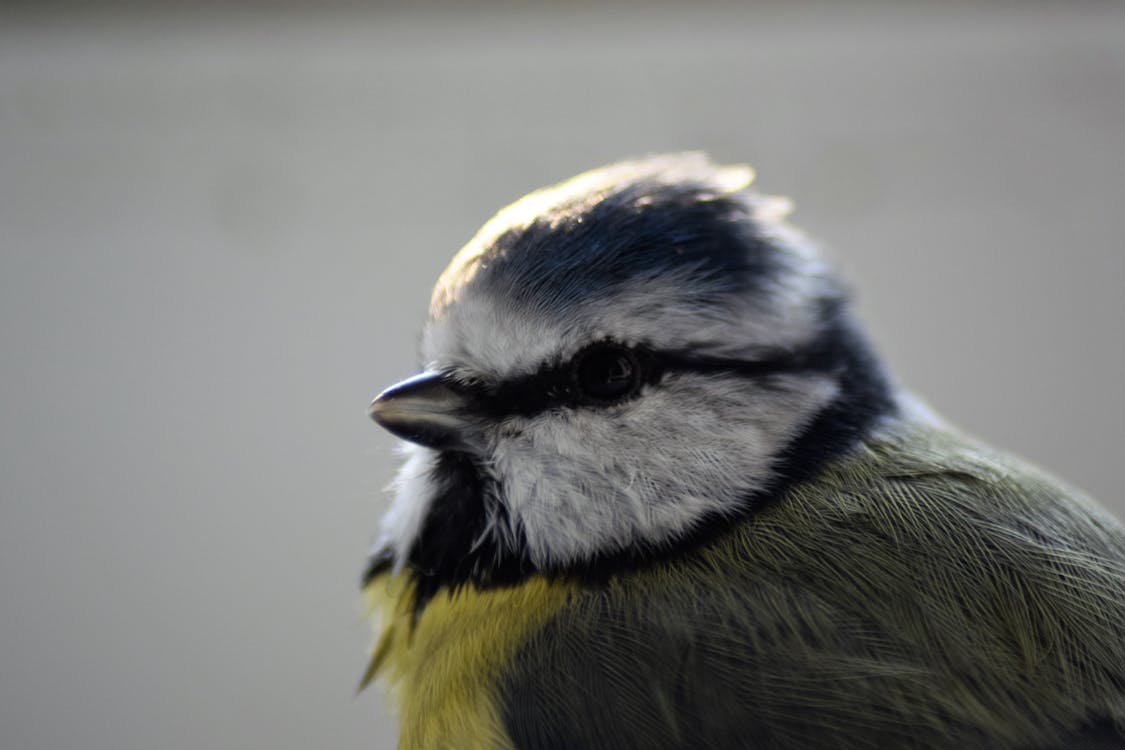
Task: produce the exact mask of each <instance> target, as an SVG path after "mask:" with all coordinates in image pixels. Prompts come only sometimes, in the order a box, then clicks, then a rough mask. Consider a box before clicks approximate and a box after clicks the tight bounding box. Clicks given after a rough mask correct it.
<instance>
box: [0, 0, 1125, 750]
mask: <svg viewBox="0 0 1125 750" xmlns="http://www.w3.org/2000/svg"><path fill="white" fill-rule="evenodd" d="M1123 123H1125V4H1122V3H1105V4H1095V3H1085V2H1066V3H1061V2H1060V3H1057V4H1049V3H1038V2H1021V3H1018V4H1017V3H1000V2H972V3H970V2H943V3H932V4H917V3H904V2H893V3H892V2H885V3H880V2H864V3H853V4H848V5H846V6H845V5H843V4H839V3H824V4H807V3H794V2H786V3H783V2H773V3H764V4H742V5H735V4H724V3H692V4H682V5H672V4H669V5H649V4H641V3H637V2H619V3H609V4H593V3H591V4H588V5H577V6H576V5H574V4H570V3H561V2H559V3H549V4H544V5H541V6H537V7H536V8H534V9H532V8H526V7H523V6H517V5H515V4H511V5H508V4H503V3H495V4H485V5H480V6H469V5H467V4H463V3H457V4H454V3H450V4H448V5H446V6H440V5H436V6H435V5H416V4H411V3H406V2H403V3H402V4H400V5H397V6H393V5H388V6H361V5H338V4H331V3H327V4H326V3H317V4H312V3H310V4H308V5H301V4H290V5H284V6H279V5H267V4H265V3H255V2H229V3H218V2H215V3H203V4H198V3H180V2H165V3H158V4H119V5H112V4H111V5H98V4H96V3H69V4H54V5H51V4H43V3H35V4H32V3H26V4H18V3H17V4H12V3H7V4H5V5H4V6H3V10H0V352H2V356H3V360H2V361H3V366H2V376H0V441H2V444H0V493H2V494H0V746H2V747H4V748H12V749H13V750H22V749H25V748H27V749H32V748H33V749H36V750H39V749H43V750H48V749H49V750H60V749H64V748H79V747H81V748H83V749H84V750H95V749H98V748H114V749H116V748H165V749H169V750H171V749H176V748H185V749H186V748H192V749H194V748H259V747H260V748H274V749H277V750H282V749H288V748H308V747H333V748H377V749H378V748H391V747H393V746H394V740H395V729H394V724H393V721H392V720H391V718H390V717H389V715H388V714H387V712H386V711H385V710H384V708H383V700H382V697H381V695H380V694H379V692H378V691H377V690H374V691H369V692H367V693H365V694H363V695H361V696H359V697H358V698H356V697H354V696H353V690H354V687H355V684H356V681H357V680H358V678H359V676H360V673H361V671H362V668H363V666H364V657H365V654H366V651H367V647H368V633H367V628H366V626H365V624H364V623H363V622H362V619H361V617H360V613H359V609H358V604H357V600H356V597H357V592H356V586H357V579H358V575H359V570H360V567H361V564H362V561H363V557H364V554H365V552H366V550H367V547H368V545H369V544H370V542H371V541H372V538H373V533H374V530H375V528H376V524H377V519H378V517H379V515H380V512H381V509H382V507H383V504H384V501H385V498H384V496H383V494H382V487H383V486H384V485H385V484H386V483H387V482H388V481H389V480H390V479H391V477H392V474H393V470H394V465H395V457H394V454H393V449H394V442H393V441H392V439H391V438H389V436H387V435H385V434H383V433H382V432H380V431H379V430H378V429H377V428H376V427H375V426H374V425H372V424H371V423H370V422H369V421H368V420H367V419H366V417H365V416H364V411H365V408H366V406H367V403H368V401H369V400H370V398H371V397H372V396H373V395H374V394H375V393H376V392H377V391H379V390H380V389H381V388H382V387H383V386H384V385H387V384H389V383H391V382H393V381H394V380H396V379H398V378H401V377H403V376H405V375H409V374H411V373H412V372H413V371H414V368H415V365H416V362H415V357H416V351H415V348H416V337H417V330H418V327H419V325H420V322H421V320H422V316H423V313H424V311H425V308H426V304H427V301H428V295H429V288H430V286H431V284H432V283H433V280H434V279H435V277H436V276H437V274H438V273H439V272H440V271H441V269H442V268H443V267H444V265H445V263H446V262H447V260H448V259H449V257H450V256H451V255H452V253H453V252H454V251H455V250H456V249H457V248H458V247H459V246H460V245H461V244H462V243H463V242H464V241H465V240H467V239H468V238H469V236H471V234H472V233H473V232H474V231H475V229H476V228H477V227H478V226H479V225H480V224H481V223H482V222H483V221H484V220H485V219H487V218H488V217H489V216H490V215H491V214H492V213H493V212H494V211H495V210H496V209H498V208H499V207H500V206H501V205H503V204H505V203H507V202H509V201H511V200H513V199H515V198H517V197H518V196H520V195H521V194H523V193H524V192H526V191H528V190H530V189H533V188H536V187H539V186H541V185H544V184H547V183H550V182H553V181H556V180H559V179H562V178H565V177H568V176H570V175H571V174H573V173H575V172H578V171H581V170H583V169H586V168H589V167H593V166H596V165H599V164H602V163H605V162H608V161H613V160H615V159H618V158H620V157H624V156H628V155H637V154H643V153H647V152H652V151H666V150H679V149H706V150H708V151H710V152H711V153H712V154H713V156H714V157H716V158H717V159H718V160H721V161H732V162H744V161H745V162H750V163H752V164H753V165H754V166H755V167H756V168H757V170H758V175H759V179H758V184H759V187H760V188H761V189H762V190H763V191H765V192H768V193H777V194H785V195H788V196H791V197H792V198H794V200H795V201H796V205H797V211H796V214H795V220H796V222H797V223H798V224H800V225H802V226H804V227H805V228H806V229H808V230H809V231H810V232H811V233H812V234H813V235H814V236H816V237H818V238H820V239H821V240H822V241H823V242H824V243H825V244H826V245H827V246H828V247H829V248H830V249H831V251H832V253H833V254H834V256H835V257H836V258H838V259H839V261H840V263H841V264H842V266H843V267H844V269H845V271H846V273H847V275H848V277H849V278H850V279H851V281H852V282H853V284H854V286H855V287H856V288H857V290H858V293H859V299H860V308H861V312H862V315H863V317H864V318H865V319H866V321H867V322H868V323H869V325H870V327H871V328H872V329H873V333H874V335H875V338H876V340H877V343H878V344H879V345H880V346H881V348H882V350H883V352H884V353H885V355H886V356H887V358H888V359H889V360H890V362H891V364H892V365H893V367H894V368H895V370H896V371H897V373H898V374H899V375H900V377H901V378H902V380H903V381H904V382H906V383H907V384H909V385H910V386H911V387H913V388H914V389H916V390H917V391H918V392H920V393H921V394H924V396H925V397H926V398H927V399H929V400H930V401H931V402H932V403H933V404H934V406H935V407H936V408H937V409H938V410H939V411H941V412H942V413H944V414H946V415H947V416H948V417H950V418H951V419H952V420H954V421H955V422H957V423H959V424H960V425H962V426H963V427H965V428H967V429H969V430H970V431H972V432H975V433H977V434H978V435H980V436H982V437H984V438H986V439H988V440H990V441H992V442H994V443H996V444H999V445H1001V446H1004V447H1006V448H1009V449H1011V450H1013V451H1015V452H1018V453H1021V454H1023V455H1025V456H1027V457H1029V458H1031V459H1033V460H1035V461H1036V462H1038V463H1040V464H1042V465H1044V466H1046V467H1047V468H1049V469H1051V470H1052V471H1054V472H1056V473H1057V474H1059V475H1061V476H1063V477H1064V478H1066V479H1068V480H1069V481H1071V482H1073V483H1074V484H1077V485H1079V486H1081V487H1083V488H1085V489H1086V490H1088V491H1089V492H1091V493H1092V494H1094V495H1095V496H1097V497H1099V498H1100V499H1101V500H1102V502H1104V503H1105V504H1107V505H1109V506H1111V507H1113V508H1114V509H1115V512H1117V513H1118V514H1119V515H1125V493H1123V492H1122V490H1123V488H1125V482H1123V481H1122V478H1121V477H1122V473H1121V467H1120V466H1119V465H1118V461H1120V460H1121V447H1122V445H1123V443H1125V336H1123V335H1122V328H1123V323H1125V252H1123V250H1125V244H1123V240H1122V238H1123V237H1125V210H1123V208H1122V199H1123V196H1125V126H1123Z"/></svg>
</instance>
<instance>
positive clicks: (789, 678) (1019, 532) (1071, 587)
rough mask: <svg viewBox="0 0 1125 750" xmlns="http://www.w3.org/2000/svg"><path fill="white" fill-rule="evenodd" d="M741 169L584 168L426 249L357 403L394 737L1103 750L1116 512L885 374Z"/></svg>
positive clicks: (380, 651)
mask: <svg viewBox="0 0 1125 750" xmlns="http://www.w3.org/2000/svg"><path fill="white" fill-rule="evenodd" d="M751 178H752V172H751V171H750V170H749V169H748V168H745V167H720V166H716V165H714V164H712V163H710V162H709V161H708V160H707V159H706V158H705V157H703V156H700V155H692V154H679V155H670V156H656V157H650V158H645V159H640V160H636V161H628V162H622V163H618V164H614V165H612V166H608V167H605V168H602V169H596V170H594V171H591V172H587V173H584V174H581V175H579V176H577V177H574V178H573V179H570V180H568V181H566V182H563V183H561V184H559V185H556V186H554V187H550V188H546V189H543V190H540V191H537V192H534V193H531V194H530V195H528V196H526V197H524V198H522V199H521V200H519V201H517V202H516V203H514V204H512V205H511V206H509V207H507V208H505V209H503V210H502V211H500V213H498V214H497V215H496V216H495V217H494V218H493V219H491V220H490V221H489V222H488V223H486V224H485V225H484V227H483V228H482V229H481V230H480V231H479V233H478V234H477V235H476V236H475V237H473V239H472V240H471V241H470V242H469V243H468V244H467V245H466V246H465V247H464V248H463V249H462V250H461V251H460V252H459V253H458V254H457V255H456V256H455V257H454V259H453V261H452V262H451V264H450V265H449V267H448V268H447V269H446V270H445V272H444V273H443V274H442V275H441V277H440V279H439V280H438V282H437V286H436V288H435V290H434V293H433V297H432V301H431V304H430V308H429V314H428V318H427V320H426V322H425V328H424V336H423V343H422V358H423V361H424V362H425V370H424V371H423V372H422V373H421V374H420V375H417V376H415V377H413V378H410V379H409V380H406V381H404V382H402V383H399V384H398V385H395V386H392V387H391V388H389V389H387V390H386V391H384V392H383V393H382V394H381V395H379V396H378V398H376V399H375V400H374V402H372V404H371V406H370V409H369V413H370V416H371V417H372V418H373V419H374V420H375V421H376V422H377V423H379V424H380V425H382V426H383V427H384V428H386V429H387V430H389V431H390V432H392V433H394V434H395V435H397V436H398V437H400V438H403V439H404V440H405V441H407V445H406V451H407V456H406V459H405V462H404V464H403V466H402V468H401V472H400V474H399V476H398V479H397V483H396V487H397V489H396V496H395V498H394V500H393V502H392V504H391V506H390V510H389V512H388V513H387V514H386V516H385V518H384V519H383V522H382V527H381V532H380V534H379V536H378V538H377V541H376V544H375V547H374V549H373V552H372V554H371V556H370V559H369V564H368V567H367V570H366V575H365V576H364V595H365V598H366V600H367V602H368V603H369V606H370V608H371V611H372V613H373V619H374V621H375V622H376V633H377V637H376V645H375V648H374V651H373V655H372V658H371V661H370V666H369V668H368V671H367V673H366V675H365V677H364V680H363V684H366V683H367V682H369V681H370V680H372V679H373V678H374V677H376V676H378V677H379V678H380V679H381V681H382V682H384V683H385V685H386V686H387V687H388V689H389V691H390V693H391V695H392V697H393V699H394V700H395V702H396V703H397V706H398V709H399V712H400V715H401V739H400V746H401V747H402V748H404V749H406V750H411V749H413V748H419V749H426V750H429V749H430V748H517V749H519V750H533V749H563V748H567V749H569V748H606V749H610V748H644V749H646V750H647V749H660V748H900V747H901V748H1029V749H1030V748H1058V747H1125V528H1123V526H1122V524H1121V523H1120V522H1119V521H1117V520H1115V519H1114V518H1113V517H1112V516H1111V515H1110V514H1109V513H1107V512H1106V511H1105V510H1103V509H1102V508H1100V507H1099V506H1098V505H1097V504H1095V503H1094V502H1093V501H1091V500H1090V499H1088V498H1087V497H1085V496H1084V495H1082V494H1081V493H1080V492H1078V491H1077V490H1075V489H1073V488H1070V487H1067V486H1066V485H1064V484H1061V483H1060V482H1059V481H1057V480H1055V479H1053V478H1051V477H1050V476H1048V475H1046V474H1045V473H1044V472H1042V471H1040V470H1039V469H1037V468H1035V467H1033V466H1029V465H1028V464H1026V463H1023V462H1021V461H1019V460H1017V459H1015V458H1013V457H1011V456H1008V455H1005V454H1003V453H1000V452H998V451H996V450H993V449H992V448H989V447H988V446H986V445H983V444H981V443H979V442H977V441H976V440H974V439H972V438H970V437H967V436H966V435H964V434H962V433H960V432H958V431H957V430H955V429H954V428H952V427H950V426H948V425H947V424H946V423H944V422H943V421H941V419H940V418H939V417H937V416H936V415H934V414H933V413H932V412H931V411H930V410H929V409H928V408H926V407H925V406H924V405H923V404H922V403H921V402H920V401H918V400H917V399H915V398H913V397H911V396H910V395H908V394H907V393H906V392H905V391H903V390H901V389H900V387H899V386H898V385H897V384H896V383H895V381H894V380H893V379H892V378H891V377H890V376H889V375H888V373H887V371H886V369H885V368H884V366H883V364H882V363H881V361H880V359H879V357H878V356H877V355H876V353H875V351H874V350H873V348H872V346H871V344H870V343H869V342H868V339H867V336H866V335H865V334H864V331H863V330H862V328H861V327H860V326H859V325H858V324H857V322H856V318H855V317H854V316H853V314H852V312H851V309H850V306H849V302H848V299H847V295H846V294H845V290H844V288H843V285H842V283H841V281H840V280H839V277H838V275H837V273H836V272H835V270H834V268H833V267H832V266H831V265H830V264H829V263H828V262H827V261H826V260H825V259H824V257H823V256H822V255H821V254H820V253H819V252H818V251H817V249H816V248H815V247H814V245H813V244H812V243H811V242H810V241H809V240H808V239H807V238H806V237H805V236H803V235H802V234H801V233H800V232H799V231H797V230H796V229H794V228H793V227H792V226H791V225H790V224H788V223H787V222H786V216H785V214H786V210H785V207H784V206H783V205H782V204H781V203H779V201H778V200H777V199H771V198H768V197H765V196H763V195H761V194H759V193H756V192H754V191H753V190H751V189H750V187H749V184H750V181H751Z"/></svg>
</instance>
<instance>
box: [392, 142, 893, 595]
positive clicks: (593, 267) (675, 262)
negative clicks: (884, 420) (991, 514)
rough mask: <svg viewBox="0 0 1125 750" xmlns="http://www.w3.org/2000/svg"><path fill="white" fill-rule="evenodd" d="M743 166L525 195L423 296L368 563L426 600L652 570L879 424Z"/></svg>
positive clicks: (824, 290)
mask: <svg viewBox="0 0 1125 750" xmlns="http://www.w3.org/2000/svg"><path fill="white" fill-rule="evenodd" d="M751 178H752V173H751V171H750V170H749V169H748V168H745V167H731V168H727V167H717V166H714V165H712V164H711V163H709V162H708V161H707V160H706V159H705V158H704V157H702V156H699V155H674V156H661V157H652V158H647V159H643V160H639V161H631V162H623V163H620V164H616V165H613V166H609V167H606V168H603V169H598V170H594V171H591V172H587V173H585V174H582V175H579V176H577V177H575V178H573V179H571V180H568V181H566V182H563V183H561V184H559V185H556V186H554V187H551V188H547V189H545V190H541V191H538V192H535V193H532V194H530V195H528V196H526V197H524V198H522V199H521V200H519V201H517V202H516V203H514V204H512V205H511V206H509V207H507V208H505V209H504V210H502V211H501V212H500V213H499V214H497V215H496V216H495V217H494V218H493V219H492V220H491V221H489V222H488V223H487V224H485V226H484V227H483V228H482V229H481V230H480V232H479V233H478V234H477V235H476V237H474V238H473V239H472V240H471V241H470V242H469V243H468V244H467V245H466V246H465V247H464V249H462V250H461V252H460V253H458V254H457V256H456V257H455V258H454V259H453V261H452V263H451V264H450V266H449V267H448V268H447V269H446V271H445V272H444V273H443V274H442V276H441V278H440V279H439V280H438V283H437V286H436V288H435V290H434V294H433V298H432V302H431V306H430V313H429V318H428V320H427V322H426V326H425V332H424V337H423V344H422V351H423V358H424V361H425V363H426V369H425V371H424V372H423V373H422V374H421V375H418V376H416V377H414V378H411V379H409V380H406V381H404V382H402V383H400V384H398V385H395V386H392V387H391V388H389V389H387V390H386V391H384V392H383V393H382V394H381V395H380V396H379V397H378V398H376V399H375V401H374V402H373V403H372V404H371V408H370V414H371V416H372V418H374V419H375V421H376V422H378V423H379V424H381V425H382V426H383V427H385V428H387V429H388V430H390V431H391V432H392V433H394V434H396V435H398V436H399V437H402V438H404V439H405V440H407V441H410V447H409V456H408V458H407V460H406V463H405V465H404V466H403V468H402V470H401V472H400V475H399V478H398V480H397V496H396V498H395V500H394V502H393V504H392V507H391V509H390V511H389V513H388V514H387V516H386V518H385V519H384V523H383V529H382V535H381V538H380V540H379V542H378V544H377V546H376V552H375V555H374V557H373V560H374V561H375V565H376V566H380V565H382V566H388V565H390V566H399V567H402V566H404V567H406V568H407V569H409V570H410V571H411V572H412V573H413V574H414V575H415V576H416V577H417V578H418V579H419V581H420V582H421V584H420V585H423V586H424V587H427V588H428V589H430V590H431V591H432V590H437V589H439V588H441V587H442V586H453V587H456V586H458V585H461V584H464V583H467V582H474V583H479V584H488V583H489V582H498V581H504V580H511V579H513V578H518V577H519V576H522V575H526V574H528V573H531V572H535V571H545V572H567V571H582V570H589V569H591V568H592V567H595V566H597V565H599V564H601V563H603V562H604V561H607V560H618V559H622V558H629V559H641V558H646V557H647V556H651V555H660V554H666V553H667V552H668V551H669V550H674V549H676V548H677V547H678V546H679V545H681V544H683V543H685V542H686V541H687V540H690V539H691V538H692V537H693V535H695V534H696V533H697V532H699V531H700V530H701V529H704V528H708V527H714V525H715V524H716V523H718V524H720V525H721V524H722V523H724V522H727V521H728V520H729V519H731V518H734V517H739V516H742V515H744V514H746V513H748V512H752V511H753V509H754V508H755V507H758V506H760V505H761V504H762V503H764V502H765V501H766V500H767V499H768V498H769V497H770V496H771V495H772V494H776V493H777V491H778V490H779V488H781V487H782V486H784V485H785V484H786V483H789V482H792V481H798V480H800V479H801V478H803V477H805V476H808V475H809V474H810V473H811V472H812V471H814V470H815V468H817V466H819V465H821V464H823V462H824V461H825V460H826V459H827V458H830V457H831V456H832V455H834V454H835V453H837V452H839V451H842V450H846V449H847V447H849V446H850V444H852V443H854V441H855V439H856V438H857V437H859V436H860V435H861V434H862V433H863V431H864V430H866V429H867V428H868V427H869V426H870V425H871V424H872V423H873V421H874V420H875V419H877V418H878V417H879V416H880V415H882V414H885V413H887V412H888V411H890V410H891V409H892V399H891V394H890V389H889V387H888V386H887V384H886V382H885V380H884V378H883V376H882V372H881V368H880V367H879V365H878V363H877V361H876V360H875V359H874V357H873V356H872V355H871V354H870V351H869V350H868V348H867V347H866V344H865V342H864V340H863V338H862V336H860V335H859V334H858V332H857V330H856V329H855V327H854V326H853V325H852V323H851V322H850V318H849V316H848V313H847V310H846V305H845V300H844V295H843V292H842V290H841V285H840V284H839V282H838V280H837V278H836V277H835V275H834V274H833V273H832V271H831V269H830V268H829V266H828V265H827V264H826V263H825V262H824V261H823V259H822V258H821V257H820V255H819V254H818V253H817V252H816V251H815V249H814V248H813V246H812V244H811V243H810V242H809V241H808V240H807V239H806V238H805V237H803V236H802V235H801V234H800V233H798V232H797V231H796V230H794V229H793V228H792V227H790V226H789V225H787V224H786V223H785V222H784V221H783V218H784V217H783V214H784V213H785V211H784V206H783V204H782V202H780V201H778V200H777V199H771V198H766V197H763V196H761V195H759V194H757V193H755V192H752V191H751V190H750V189H749V187H748V186H749V183H750V180H751Z"/></svg>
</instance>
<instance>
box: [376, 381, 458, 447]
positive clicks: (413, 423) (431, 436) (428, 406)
mask: <svg viewBox="0 0 1125 750" xmlns="http://www.w3.org/2000/svg"><path fill="white" fill-rule="evenodd" d="M367 416H369V417H371V418H372V419H374V420H375V421H376V422H378V423H379V426H380V427H383V428H384V429H386V430H387V431H389V432H391V433H392V434H394V435H397V436H398V437H400V438H402V439H403V440H409V441H410V442H412V443H417V444H418V445H423V446H426V447H427V448H453V447H456V446H458V445H459V444H461V443H462V442H463V440H462V439H463V438H464V436H465V434H466V432H468V431H469V429H470V428H471V427H472V426H473V425H474V424H475V423H476V421H477V420H476V419H475V418H474V416H473V411H472V408H471V402H470V399H469V398H468V397H467V396H466V395H463V394H462V393H459V392H458V391H456V390H454V388H453V387H452V381H451V380H450V379H449V377H448V376H446V375H443V374H442V373H440V372H424V373H422V374H421V375H415V376H414V377H412V378H408V379H407V380H404V381H402V382H401V383H396V384H395V385H392V386H391V387H390V388H388V389H387V390H385V391H383V392H382V393H380V394H379V395H378V396H376V397H375V400H374V401H372V402H371V406H369V407H367Z"/></svg>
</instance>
